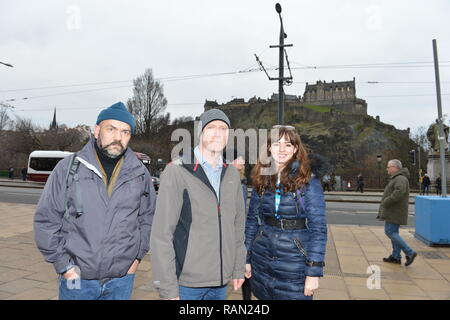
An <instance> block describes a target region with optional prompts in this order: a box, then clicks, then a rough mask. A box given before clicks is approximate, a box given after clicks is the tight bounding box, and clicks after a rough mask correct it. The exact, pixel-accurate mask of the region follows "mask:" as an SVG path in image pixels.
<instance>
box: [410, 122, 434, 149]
mask: <svg viewBox="0 0 450 320" xmlns="http://www.w3.org/2000/svg"><path fill="white" fill-rule="evenodd" d="M427 130H428V128H427V127H425V126H421V127H418V128H416V129H415V130H413V131H411V134H410V138H411V140H413V141H414V142H415V143H416V144H417V145H418V146H419V147H421V148H422V150H428V149H429V147H430V143H429V141H428V138H427Z"/></svg>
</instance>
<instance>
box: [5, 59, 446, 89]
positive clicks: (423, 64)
mask: <svg viewBox="0 0 450 320" xmlns="http://www.w3.org/2000/svg"><path fill="white" fill-rule="evenodd" d="M291 62H292V63H295V64H297V65H300V66H299V67H292V68H291V69H314V70H317V69H342V68H344V69H345V68H362V69H364V68H372V67H380V68H382V67H383V68H391V67H394V68H402V67H404V66H407V67H432V63H433V62H432V61H421V62H386V63H366V64H344V65H323V66H321V65H318V66H315V65H304V64H299V63H297V62H293V61H291ZM446 63H450V61H441V62H440V64H441V66H442V67H449V66H450V65H445V64H446ZM253 66H254V65H252V67H253ZM252 67H249V68H246V69H242V70H239V71H231V72H219V73H206V74H194V75H185V76H170V77H161V78H156V79H155V80H157V81H165V82H171V81H182V80H191V79H198V78H207V77H214V76H223V75H233V74H243V73H251V72H258V71H260V70H259V68H253V69H252ZM277 69H278V67H272V68H268V70H270V71H273V70H277ZM124 82H130V83H132V82H133V80H117V81H103V82H87V83H78V84H68V85H56V86H45V87H34V88H20V89H6V90H0V93H1V92H16V91H31V90H44V89H59V88H67V87H79V86H91V85H101V84H112V83H124Z"/></svg>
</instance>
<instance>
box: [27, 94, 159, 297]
mask: <svg viewBox="0 0 450 320" xmlns="http://www.w3.org/2000/svg"><path fill="white" fill-rule="evenodd" d="M134 129H135V122H134V118H133V116H132V115H131V114H130V113H129V112H128V110H127V109H126V107H125V105H124V104H123V103H122V102H119V103H116V104H114V105H112V106H111V107H109V108H107V109H104V110H103V111H101V112H100V114H99V116H98V118H97V122H96V126H95V129H94V137H92V138H91V140H90V141H89V142H88V143H87V144H86V145H85V146H84V147H83V149H82V150H81V151H79V152H77V153H75V154H74V155H72V156H69V157H66V158H65V159H63V160H61V161H60V162H59V163H58V164H57V166H56V167H55V169H54V170H53V171H52V173H51V175H50V177H49V179H48V181H47V183H46V185H45V188H44V191H43V193H42V195H41V198H40V200H39V203H38V206H37V209H36V214H35V218H34V231H35V240H36V244H37V247H38V248H39V250H40V251H41V253H42V254H43V255H44V257H45V260H46V261H47V262H50V263H52V264H53V266H54V267H55V270H56V273H57V274H59V298H60V300H128V299H130V298H131V294H132V290H133V284H134V277H135V273H136V270H137V268H138V265H139V262H140V261H141V259H143V258H144V256H145V255H146V253H147V252H148V250H149V245H150V231H151V226H152V221H153V214H154V211H155V201H156V194H155V190H154V188H153V184H152V182H151V176H150V173H149V171H148V170H147V169H146V168H145V167H144V165H143V164H142V162H141V161H139V160H138V158H137V157H136V155H135V153H134V152H133V151H132V150H131V148H129V147H128V143H129V142H130V139H131V134H132V133H133V132H134Z"/></svg>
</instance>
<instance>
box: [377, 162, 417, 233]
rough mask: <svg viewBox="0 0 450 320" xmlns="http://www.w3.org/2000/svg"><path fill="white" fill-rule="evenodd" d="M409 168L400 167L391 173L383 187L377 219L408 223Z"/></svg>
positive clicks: (400, 223)
mask: <svg viewBox="0 0 450 320" xmlns="http://www.w3.org/2000/svg"><path fill="white" fill-rule="evenodd" d="M408 179H409V170H408V168H403V169H400V170H399V171H398V172H396V173H395V174H393V175H392V177H391V180H390V181H389V183H388V185H387V186H386V188H385V189H384V193H383V198H382V199H381V204H380V208H379V210H378V217H377V219H380V220H383V221H386V222H390V223H395V224H399V225H406V224H408V202H409V181H408Z"/></svg>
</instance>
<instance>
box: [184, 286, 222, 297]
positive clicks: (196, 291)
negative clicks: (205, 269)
mask: <svg viewBox="0 0 450 320" xmlns="http://www.w3.org/2000/svg"><path fill="white" fill-rule="evenodd" d="M226 299H227V286H226V285H225V286H223V287H210V288H191V287H183V286H180V300H226Z"/></svg>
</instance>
